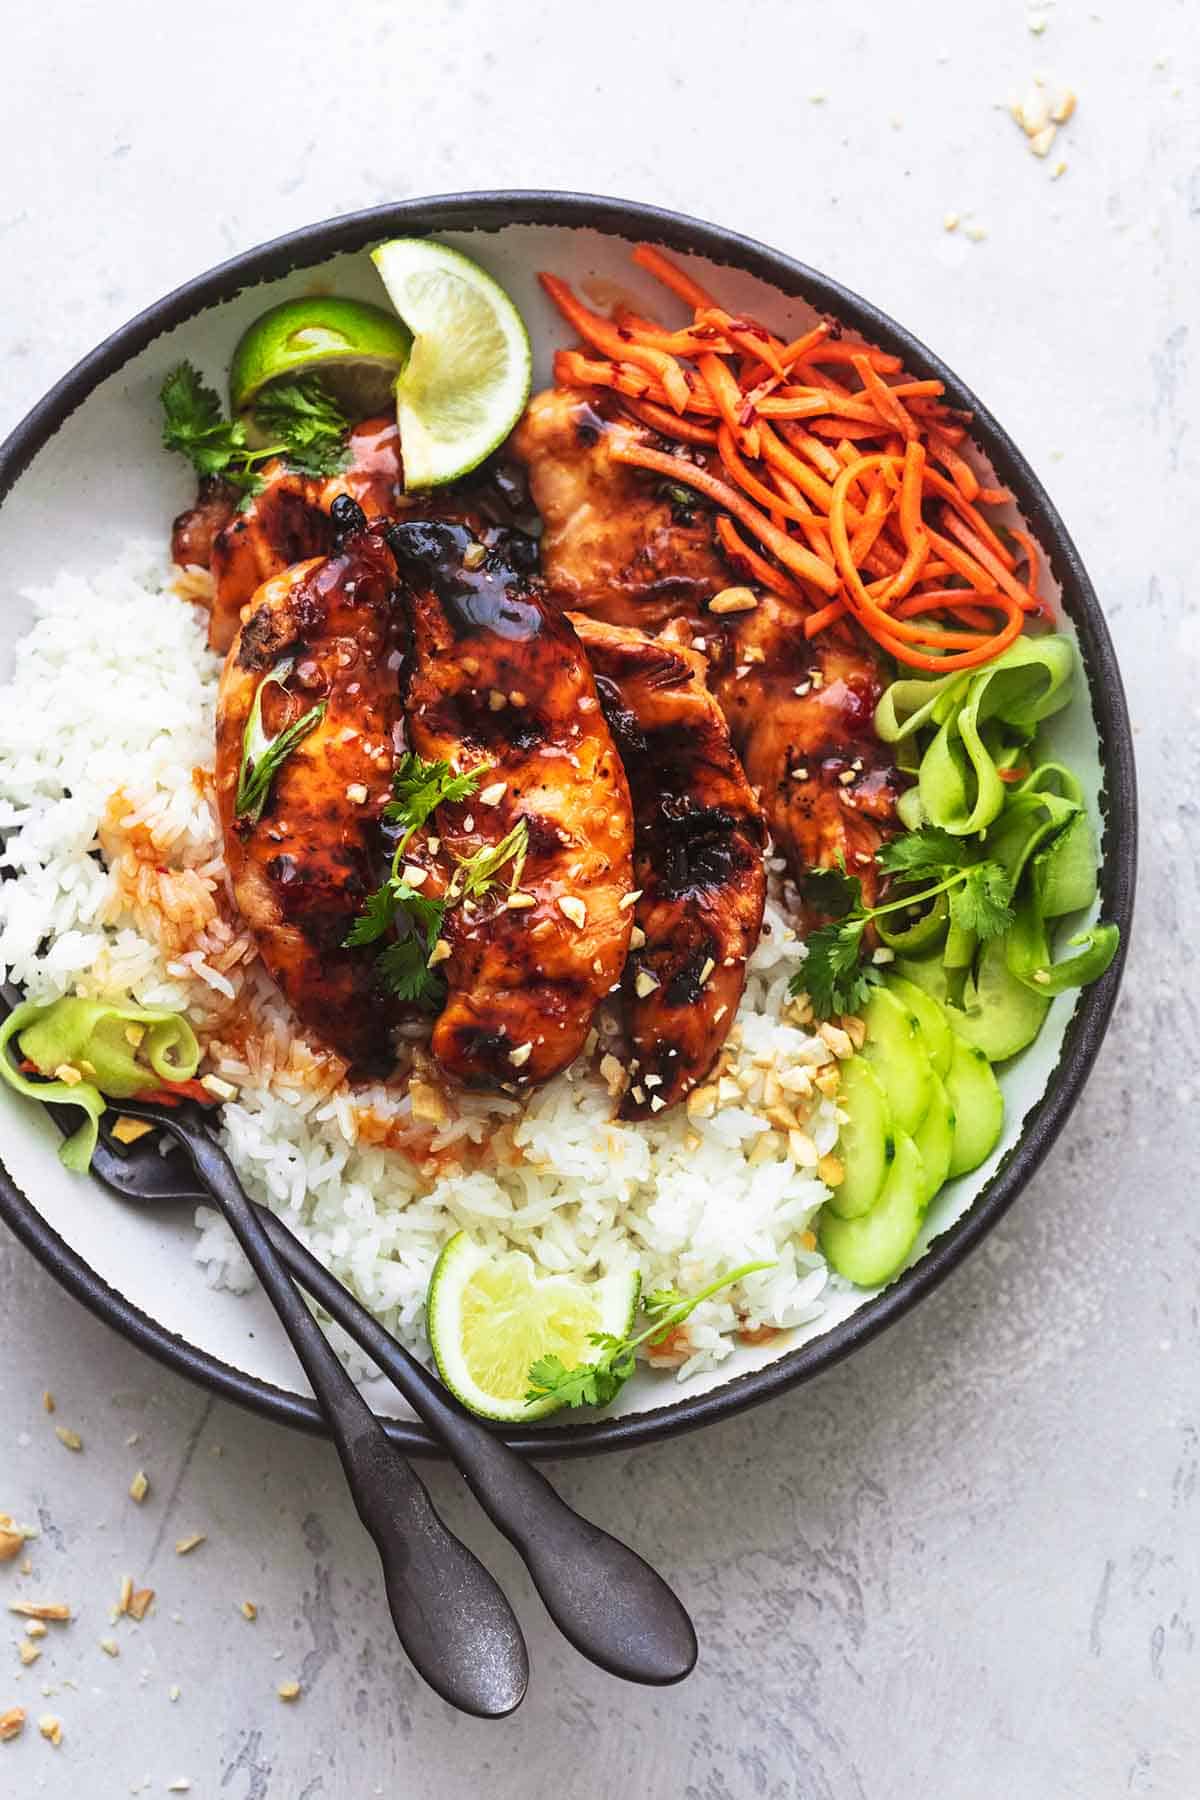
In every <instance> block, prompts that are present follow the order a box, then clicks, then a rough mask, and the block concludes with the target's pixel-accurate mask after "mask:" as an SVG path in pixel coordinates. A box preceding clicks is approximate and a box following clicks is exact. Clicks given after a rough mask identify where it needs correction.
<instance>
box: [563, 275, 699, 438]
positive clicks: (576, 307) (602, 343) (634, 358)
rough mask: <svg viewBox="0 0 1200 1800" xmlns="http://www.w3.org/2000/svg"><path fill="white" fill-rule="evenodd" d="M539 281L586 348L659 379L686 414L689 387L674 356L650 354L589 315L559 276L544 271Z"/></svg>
mask: <svg viewBox="0 0 1200 1800" xmlns="http://www.w3.org/2000/svg"><path fill="white" fill-rule="evenodd" d="M538 280H539V281H540V282H541V284H542V287H543V288H544V289H545V291H546V293H547V294H548V295H549V296H550V298H551V300H553V302H554V304H555V306H557V308H558V310H559V312H560V313H561V314H562V316H563V318H564V319H566V321H567V323H568V324H569V325H570V326H571V327H572V328H573V329H574V330H575V331H577V332H578V333H579V335H580V337H581V338H582V339H583V340H584V342H585V343H586V344H591V345H593V346H594V347H595V348H596V349H597V350H602V351H603V352H604V354H605V356H611V357H612V358H613V359H614V360H615V361H617V362H626V363H633V365H634V366H635V368H640V369H645V370H647V371H648V372H649V373H650V374H651V375H657V377H658V379H659V380H660V381H661V382H662V385H663V387H664V388H665V389H666V393H667V398H668V399H669V401H670V403H671V405H672V406H673V407H674V409H675V411H676V412H684V411H686V409H687V403H688V385H687V381H686V379H685V377H684V373H683V370H682V369H681V368H680V367H679V364H678V363H677V362H676V361H675V358H674V357H673V356H668V355H667V353H666V351H665V350H650V349H647V348H646V347H645V346H644V345H642V344H637V343H634V342H632V341H631V340H630V339H629V338H628V337H626V336H625V334H624V333H623V332H622V331H621V330H620V329H619V328H618V327H617V326H616V325H614V324H613V322H612V320H611V319H602V318H601V317H600V315H599V313H594V312H589V310H588V308H587V307H586V306H585V305H584V304H583V302H582V301H581V300H577V299H576V298H575V295H574V294H573V293H572V292H571V290H570V288H569V287H568V286H567V284H566V282H565V281H560V280H559V279H558V276H557V275H548V274H546V273H545V272H544V271H543V272H542V273H541V274H539V276H538Z"/></svg>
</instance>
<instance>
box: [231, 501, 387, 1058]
mask: <svg viewBox="0 0 1200 1800" xmlns="http://www.w3.org/2000/svg"><path fill="white" fill-rule="evenodd" d="M339 524H345V525H347V526H348V530H347V533H346V535H345V536H344V537H341V538H340V539H339V541H338V542H337V543H336V545H335V547H334V549H333V551H332V553H331V555H329V556H328V557H318V558H315V559H312V560H309V561H307V562H302V563H299V564H297V565H296V566H295V567H294V568H291V569H288V570H287V571H286V572H285V573H284V574H282V575H274V576H272V577H271V578H270V579H269V580H268V581H266V582H265V583H264V584H263V586H262V587H261V588H260V589H259V591H258V592H257V594H256V595H255V596H254V600H253V603H252V610H251V612H250V615H249V617H248V618H247V620H246V623H245V625H244V626H243V627H242V629H241V630H240V632H239V633H238V635H237V637H236V639H235V640H234V644H233V648H232V649H231V651H230V654H229V656H228V658H227V659H226V663H225V669H224V672H223V674H222V677H221V686H220V693H219V698H218V704H217V795H218V800H219V803H220V809H221V825H222V829H223V832H224V836H225V854H226V859H227V861H228V864H229V870H230V876H231V878H232V882H233V891H234V896H235V898H236V901H237V904H238V908H239V910H240V911H241V914H242V917H243V918H244V919H245V921H246V923H247V925H248V926H249V927H250V929H251V931H252V932H253V934H254V936H255V939H256V940H257V943H258V947H259V950H260V951H261V954H262V958H263V961H264V962H265V963H266V965H267V968H268V969H269V970H270V972H271V974H272V975H273V977H274V978H275V980H276V981H277V982H278V984H279V986H280V987H281V988H282V990H283V992H284V994H285V995H286V997H287V999H288V1000H289V1001H290V1002H291V1004H292V1006H293V1007H294V1008H295V1010H296V1012H297V1013H298V1014H299V1016H300V1018H301V1019H302V1020H303V1022H304V1023H305V1025H307V1026H308V1027H310V1028H311V1030H312V1031H313V1032H314V1033H315V1034H316V1035H317V1036H318V1037H319V1038H320V1039H321V1040H322V1041H323V1042H324V1043H326V1044H327V1045H329V1046H331V1047H332V1048H333V1049H334V1050H336V1051H337V1052H338V1054H339V1055H340V1056H343V1057H344V1058H345V1059H346V1060H347V1061H348V1062H349V1063H350V1065H351V1071H352V1073H353V1074H355V1075H358V1076H373V1075H383V1074H386V1073H387V1071H388V1070H389V1069H390V1067H391V1066H392V1063H393V1061H394V1057H393V1055H392V1050H391V1042H390V1031H391V1026H392V1024H393V1022H394V1014H395V1003H394V1002H392V1001H391V1000H389V999H388V998H385V997H384V996H383V995H382V994H381V993H380V991H379V990H378V989H377V987H376V984H375V977H374V952H373V950H372V949H370V948H368V949H356V950H347V949H345V948H343V939H344V938H345V936H346V933H347V931H348V930H349V927H350V924H351V921H352V920H353V919H354V918H355V916H356V915H357V914H358V913H359V912H360V911H361V908H362V902H363V898H364V896H365V895H366V894H367V893H368V892H369V890H370V889H371V888H373V887H374V886H375V884H376V880H377V879H378V878H377V876H376V875H375V874H374V873H373V864H374V857H375V853H376V848H377V844H378V832H379V818H380V814H381V812H382V809H383V807H384V805H385V804H386V802H387V800H388V799H389V797H390V787H391V774H392V767H393V762H394V733H395V731H396V728H397V726H398V724H399V722H400V718H401V712H400V692H399V678H398V668H399V664H400V660H401V645H400V643H399V642H398V641H397V640H398V632H399V628H400V619H399V614H398V612H397V609H396V607H395V604H394V592H395V583H396V576H395V564H394V562H393V560H392V555H391V552H390V550H389V549H388V547H387V545H386V544H385V543H384V541H383V539H382V538H381V537H379V536H378V535H377V534H376V533H375V532H373V531H367V530H364V529H362V526H363V524H364V521H363V518H362V514H361V512H359V510H358V508H357V507H356V506H354V505H353V503H352V502H350V501H348V500H345V499H343V500H340V501H338V502H337V503H335V506H334V529H335V531H336V529H337V527H338V525H339ZM289 659H290V662H291V668H290V671H285V670H284V668H283V667H282V665H284V664H285V663H286V662H287V661H288V660H289ZM273 671H274V672H275V673H276V674H277V676H278V675H284V676H285V679H286V682H287V687H286V691H285V690H284V689H283V688H282V687H281V686H280V685H279V681H278V680H276V681H274V682H270V683H268V685H267V686H266V687H265V689H264V690H263V708H262V722H263V727H264V730H265V732H266V733H267V735H268V737H275V736H276V735H277V733H279V732H280V731H282V730H283V729H284V728H285V727H286V726H287V725H289V724H291V723H293V722H294V721H296V720H297V719H299V718H300V717H302V716H303V715H304V714H305V713H307V712H308V711H309V710H310V709H311V708H313V707H316V706H318V705H323V707H324V709H325V710H324V714H323V716H322V717H321V718H320V720H319V722H318V723H317V724H316V726H315V727H314V728H313V729H311V730H310V731H309V732H308V733H307V735H306V736H303V737H302V738H301V739H300V740H299V742H298V743H296V745H295V746H294V748H293V749H292V750H291V751H290V753H289V754H288V755H287V756H286V757H285V758H284V760H283V761H282V762H281V764H280V766H279V767H278V769H277V771H276V773H275V776H274V779H273V781H272V783H271V786H270V790H269V793H268V795H267V799H266V804H265V806H264V808H263V811H262V815H261V817H260V818H259V819H258V820H257V821H252V820H251V819H250V818H249V817H241V818H238V817H237V816H236V812H235V808H236V795H237V787H238V774H239V769H240V765H241V760H242V734H243V731H244V729H245V726H246V721H247V719H248V717H249V716H250V712H251V708H252V706H253V704H254V698H255V695H256V694H257V693H258V691H259V688H260V685H261V684H262V683H263V681H264V679H265V678H266V677H268V676H270V675H271V673H272V672H273Z"/></svg>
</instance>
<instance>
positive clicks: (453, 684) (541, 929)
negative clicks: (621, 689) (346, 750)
mask: <svg viewBox="0 0 1200 1800" xmlns="http://www.w3.org/2000/svg"><path fill="white" fill-rule="evenodd" d="M485 535H486V536H487V538H488V540H489V543H488V547H487V549H486V552H485V549H484V546H483V544H481V543H480V542H479V540H478V538H477V536H476V535H475V533H473V532H472V530H471V529H470V528H469V527H467V526H465V525H460V524H452V523H448V522H442V521H425V522H421V523H416V522H413V523H408V522H406V523H404V524H400V525H395V526H393V527H392V528H391V529H390V530H389V532H388V534H387V537H388V542H389V544H390V545H391V546H392V549H393V551H394V552H395V555H396V561H397V565H398V567H399V570H400V576H401V581H402V584H403V587H402V595H403V601H404V606H405V609H406V611H407V614H408V617H409V621H410V624H411V629H412V637H413V649H412V669H411V674H410V677H409V682H408V691H407V696H406V706H405V710H406V716H407V721H408V734H409V739H410V742H411V744H412V747H413V749H414V750H415V751H416V752H417V753H418V754H419V755H420V756H422V757H423V758H424V759H425V760H426V761H429V762H436V761H446V762H448V763H450V764H451V766H452V767H453V768H454V769H456V770H458V771H459V772H463V771H466V770H469V769H473V768H477V767H479V766H480V765H484V766H486V769H487V773H486V774H485V775H484V776H483V778H482V781H481V784H480V788H479V791H478V792H477V793H476V794H475V796H474V798H472V799H470V800H468V801H466V802H465V803H464V804H462V805H460V806H443V807H441V808H439V811H438V814H437V826H438V831H437V836H438V837H439V839H440V855H441V857H442V859H443V861H444V863H445V864H446V866H447V867H450V868H452V867H453V865H454V864H455V863H457V862H459V861H461V859H463V858H465V857H471V856H474V855H476V854H477V853H478V852H479V851H480V850H482V849H485V848H487V847H489V846H495V845H498V844H499V843H500V842H501V841H502V840H503V839H504V838H505V837H506V836H507V834H508V833H510V832H511V831H513V830H514V828H515V827H517V825H518V823H519V821H521V820H524V822H525V827H526V830H527V833H528V847H527V850H526V853H525V856H524V860H523V862H522V863H520V865H519V866H518V865H517V864H516V863H514V862H513V861H511V860H510V861H508V862H506V863H505V865H504V866H503V867H502V868H501V869H500V870H499V871H498V873H497V876H496V880H495V883H494V885H493V886H492V887H491V888H490V890H489V892H487V894H486V895H484V896H483V897H482V898H480V899H478V900H476V901H475V902H464V903H462V904H460V905H457V906H454V907H453V908H452V909H451V910H450V911H449V912H448V913H447V915H446V921H445V925H444V927H443V942H444V943H445V944H446V946H447V947H448V949H449V956H448V957H447V958H446V959H445V960H444V961H442V962H441V965H440V967H441V972H442V974H443V975H444V976H445V978H446V982H447V986H448V989H449V992H448V996H447V999H446V1004H445V1007H444V1009H443V1011H442V1013H441V1015H440V1017H439V1018H438V1020H437V1023H436V1025H435V1026H434V1030H433V1038H432V1049H433V1053H434V1055H435V1056H436V1057H437V1059H438V1061H439V1062H440V1063H441V1065H442V1067H443V1068H445V1069H446V1070H447V1071H448V1072H449V1073H450V1074H452V1075H454V1076H456V1077H458V1078H459V1079H460V1080H462V1081H464V1082H468V1083H471V1084H476V1085H478V1084H484V1083H487V1084H492V1083H500V1084H501V1085H503V1086H506V1087H509V1088H514V1087H527V1086H529V1085H530V1084H532V1083H534V1082H540V1081H546V1080H547V1079H548V1078H549V1077H550V1076H552V1075H555V1074H557V1073H558V1071H559V1070H560V1069H563V1068H565V1067H566V1066H567V1064H568V1063H570V1062H571V1061H572V1060H573V1059H574V1058H575V1056H576V1055H578V1053H579V1051H580V1049H581V1048H582V1045H583V1041H584V1038H585V1037H586V1035H587V1031H588V1027H589V1025H590V1023H591V1019H592V1014H593V1012H594V1011H595V1008H596V1005H597V1003H598V1002H599V1001H600V1000H601V999H602V998H603V996H604V995H605V994H607V993H608V992H609V990H610V989H611V988H612V987H614V986H615V985H616V984H617V983H618V982H619V980H620V976H621V970H622V968H623V967H624V964H625V958H626V953H627V951H628V948H629V936H630V930H631V928H632V924H633V911H632V908H631V907H630V906H629V905H627V904H624V905H623V904H622V903H623V902H625V901H626V900H627V896H628V895H629V893H630V892H631V890H632V887H633V882H632V869H631V852H632V845H633V821H632V814H631V809H630V800H629V788H628V784H627V782H626V779H625V774H624V771H623V769H622V767H621V761H620V758H619V757H618V755H617V752H616V748H615V746H614V744H613V740H612V736H611V733H610V732H609V729H608V726H607V724H606V723H605V719H604V714H603V712H602V711H601V708H600V702H599V699H598V698H597V694H596V684H595V681H594V680H593V678H592V673H591V670H590V669H589V667H588V663H587V659H586V657H585V656H584V654H583V651H582V649H581V648H580V644H579V640H578V638H577V637H576V635H575V633H574V631H573V630H572V628H571V626H570V625H569V624H568V623H567V621H566V619H565V618H564V617H563V616H562V614H561V613H560V612H559V611H558V609H557V608H556V607H554V606H553V605H552V604H551V603H550V602H549V600H548V599H547V596H546V592H545V588H544V586H543V584H542V582H541V581H540V579H539V578H538V576H537V575H536V574H535V573H534V572H533V571H534V569H535V567H536V561H537V551H536V546H535V545H534V543H533V541H532V540H531V539H529V538H526V537H523V536H521V534H519V533H517V532H509V531H491V532H488V533H486V534H485ZM451 880H452V881H453V877H451ZM514 883H515V892H514V891H513V887H514ZM514 903H515V904H514Z"/></svg>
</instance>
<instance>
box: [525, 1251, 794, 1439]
mask: <svg viewBox="0 0 1200 1800" xmlns="http://www.w3.org/2000/svg"><path fill="white" fill-rule="evenodd" d="M774 1266H775V1265H774V1263H770V1262H750V1263H743V1264H742V1265H741V1267H740V1268H737V1269H731V1270H730V1271H729V1273H728V1274H727V1275H722V1276H720V1277H719V1278H718V1279H717V1280H716V1281H712V1282H710V1283H709V1285H708V1286H707V1287H706V1288H701V1290H700V1292H699V1293H698V1294H681V1293H680V1292H679V1291H678V1289H676V1288H658V1289H656V1290H654V1291H652V1292H651V1293H648V1294H645V1295H643V1297H642V1309H643V1311H644V1312H645V1314H646V1317H647V1318H648V1319H649V1321H650V1323H649V1324H648V1325H647V1326H646V1328H645V1330H644V1331H639V1332H637V1333H636V1334H633V1335H630V1336H628V1337H615V1336H614V1335H613V1333H612V1332H611V1331H592V1332H589V1333H588V1341H589V1343H591V1344H594V1345H595V1346H596V1349H597V1350H598V1351H599V1355H598V1356H597V1357H596V1359H595V1361H594V1362H587V1363H578V1364H574V1365H572V1366H571V1367H569V1368H568V1367H567V1366H565V1365H564V1363H563V1360H562V1358H561V1357H560V1356H553V1355H551V1356H540V1357H539V1358H538V1359H537V1361H536V1362H535V1363H533V1364H531V1365H530V1370H529V1389H528V1392H527V1393H526V1395H525V1398H526V1400H527V1401H533V1400H550V1399H553V1400H557V1401H558V1402H559V1404H560V1405H562V1406H608V1405H609V1404H610V1403H611V1402H612V1401H613V1400H615V1399H616V1397H617V1395H618V1394H619V1393H620V1391H621V1389H622V1388H623V1387H624V1385H625V1383H626V1382H627V1381H628V1380H629V1377H630V1376H631V1375H632V1374H633V1371H634V1369H635V1367H636V1366H637V1352H638V1350H639V1349H640V1348H641V1346H642V1345H643V1344H661V1343H662V1342H663V1340H664V1339H665V1338H668V1337H669V1336H670V1335H671V1333H672V1332H673V1331H674V1330H675V1328H676V1326H678V1325H682V1324H683V1322H684V1320H685V1319H688V1318H690V1317H691V1315H692V1313H693V1312H695V1310H696V1308H697V1307H698V1306H699V1305H700V1302H701V1301H702V1300H709V1299H711V1298H712V1296H713V1295H714V1294H719V1293H720V1292H721V1290H722V1288H727V1287H732V1286H733V1284H734V1283H735V1282H738V1281H741V1280H742V1278H743V1277H744V1276H746V1275H754V1274H756V1273H757V1272H758V1270H759V1269H772V1268H774Z"/></svg>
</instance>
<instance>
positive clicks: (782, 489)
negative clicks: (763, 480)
mask: <svg viewBox="0 0 1200 1800" xmlns="http://www.w3.org/2000/svg"><path fill="white" fill-rule="evenodd" d="M767 473H768V475H769V476H770V478H771V486H772V487H773V488H774V489H775V492H776V493H777V494H781V495H782V496H783V498H784V499H785V500H786V501H787V502H788V504H789V505H790V506H794V507H795V508H796V510H797V512H798V513H799V514H800V519H799V524H800V529H801V531H802V532H803V533H804V538H805V542H806V543H807V544H808V547H809V549H810V550H811V551H812V553H813V555H814V556H819V557H820V559H821V561H822V562H823V563H828V564H829V566H830V568H832V567H833V551H832V550H831V549H830V548H829V521H828V520H827V519H826V518H825V515H824V514H823V513H818V512H814V510H813V508H812V507H811V506H810V505H809V503H808V501H807V500H806V499H805V498H804V495H803V494H802V493H801V492H800V489H799V488H798V487H797V486H796V484H795V482H794V481H789V480H788V478H787V476H786V475H785V474H783V472H782V471H781V470H780V469H776V468H773V467H772V468H770V469H768V471H767Z"/></svg>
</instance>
